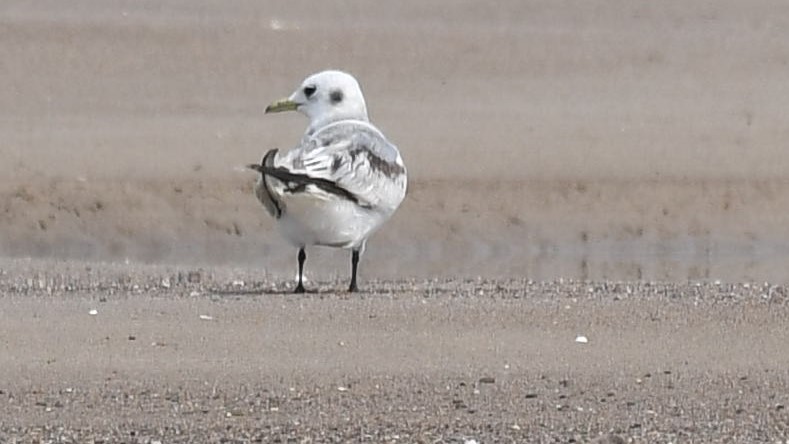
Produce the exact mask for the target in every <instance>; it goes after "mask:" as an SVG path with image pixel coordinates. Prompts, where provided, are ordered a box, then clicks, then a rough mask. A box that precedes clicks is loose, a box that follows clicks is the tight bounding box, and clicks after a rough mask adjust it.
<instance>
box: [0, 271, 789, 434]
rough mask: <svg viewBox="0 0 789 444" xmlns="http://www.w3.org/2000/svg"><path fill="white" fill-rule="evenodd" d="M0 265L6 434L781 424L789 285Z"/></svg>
mask: <svg viewBox="0 0 789 444" xmlns="http://www.w3.org/2000/svg"><path fill="white" fill-rule="evenodd" d="M2 265H3V266H2V271H0V290H2V292H3V297H2V298H0V344H1V345H2V354H0V418H2V419H0V441H4V442H15V441H14V439H16V438H20V439H21V442H32V441H36V440H40V441H36V442H98V441H101V440H103V442H143V443H148V442H155V441H161V442H422V443H435V442H461V443H462V442H465V441H466V440H472V439H474V440H477V442H483V443H484V442H590V441H591V440H593V439H596V438H598V437H601V436H606V435H609V434H612V435H613V436H615V437H619V438H621V439H625V440H628V442H637V443H655V442H661V443H666V442H771V443H772V442H783V441H781V440H783V439H786V438H787V436H789V435H787V434H789V411H787V409H786V405H787V402H789V387H787V381H789V379H788V378H787V377H788V376H789V374H787V373H788V372H789V370H787V369H789V330H788V329H787V328H786V325H787V322H789V306H787V302H789V289H788V288H787V287H783V286H771V285H767V286H762V285H758V286H757V285H727V284H720V285H715V284H705V285H701V284H698V285H697V284H684V285H677V284H655V283H648V282H643V283H630V284H627V283H600V284H595V283H578V282H552V283H535V282H532V281H525V280H517V279H516V280H485V279H467V280H463V279H456V280H425V281H420V280H396V281H386V282H380V281H376V282H367V283H366V284H365V287H366V288H365V289H366V291H365V292H364V293H361V294H357V295H348V294H344V293H336V292H335V291H336V290H337V289H338V288H342V287H344V283H343V282H321V283H312V287H313V289H314V290H315V292H313V293H309V294H307V295H300V296H294V295H291V294H288V293H287V291H288V290H292V285H290V286H289V287H287V288H286V287H285V286H283V285H282V283H281V282H276V281H275V282H272V281H270V280H261V279H260V278H259V277H258V275H257V273H255V272H254V270H244V269H228V268H218V267H212V268H211V269H209V270H199V269H190V268H167V267H151V266H145V267H141V266H127V265H115V266H109V265H96V264H78V263H75V262H68V263H65V262H44V263H41V262H29V261H12V262H4V263H3V264H2ZM190 281H191V282H190ZM94 310H95V311H94ZM579 336H584V337H586V338H587V340H588V342H586V343H580V342H578V341H577V338H578V337H579ZM611 442H616V441H611Z"/></svg>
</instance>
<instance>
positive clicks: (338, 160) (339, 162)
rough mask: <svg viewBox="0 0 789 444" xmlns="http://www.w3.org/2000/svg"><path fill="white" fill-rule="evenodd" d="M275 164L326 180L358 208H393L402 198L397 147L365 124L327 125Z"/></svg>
mask: <svg viewBox="0 0 789 444" xmlns="http://www.w3.org/2000/svg"><path fill="white" fill-rule="evenodd" d="M278 164H279V165H280V166H282V167H285V168H287V169H288V170H289V171H291V172H293V173H297V174H304V175H306V176H309V177H312V178H316V179H323V180H327V181H330V182H332V183H334V184H336V185H337V186H338V187H341V188H343V189H345V190H347V191H348V192H349V193H351V194H353V195H354V196H355V197H356V198H357V199H358V201H359V203H360V204H362V205H366V206H370V207H378V206H384V207H391V208H392V209H394V208H396V207H397V205H399V204H400V202H401V201H402V200H403V197H404V196H405V191H406V186H407V175H406V169H405V165H404V164H403V160H402V158H401V157H400V153H399V152H398V150H397V147H395V146H394V145H392V144H391V143H389V141H388V140H386V138H385V137H384V136H383V134H381V132H380V131H378V130H377V129H376V128H375V127H374V126H372V125H371V124H369V123H367V122H361V121H342V122H337V123H334V124H330V125H327V126H326V127H324V128H322V129H320V130H318V131H317V132H315V133H314V134H313V135H312V136H308V137H306V138H305V140H303V141H302V144H301V145H300V146H299V147H298V148H296V149H294V150H291V151H290V152H289V153H288V154H287V155H286V156H285V157H284V158H283V159H282V161H281V162H278Z"/></svg>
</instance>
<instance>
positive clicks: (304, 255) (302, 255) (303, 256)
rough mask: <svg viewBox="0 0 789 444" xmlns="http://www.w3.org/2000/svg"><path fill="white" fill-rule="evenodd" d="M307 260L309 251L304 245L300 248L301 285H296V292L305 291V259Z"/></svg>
mask: <svg viewBox="0 0 789 444" xmlns="http://www.w3.org/2000/svg"><path fill="white" fill-rule="evenodd" d="M306 260H307V253H305V252H304V247H302V248H299V285H296V290H295V293H304V283H303V282H304V261H306Z"/></svg>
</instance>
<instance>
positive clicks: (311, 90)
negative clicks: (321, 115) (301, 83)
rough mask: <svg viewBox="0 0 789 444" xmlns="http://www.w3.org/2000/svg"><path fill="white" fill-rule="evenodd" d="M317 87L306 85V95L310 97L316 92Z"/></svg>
mask: <svg viewBox="0 0 789 444" xmlns="http://www.w3.org/2000/svg"><path fill="white" fill-rule="evenodd" d="M315 89H316V88H315V87H314V86H305V87H304V95H305V96H307V98H308V99H309V98H310V96H312V95H313V94H315Z"/></svg>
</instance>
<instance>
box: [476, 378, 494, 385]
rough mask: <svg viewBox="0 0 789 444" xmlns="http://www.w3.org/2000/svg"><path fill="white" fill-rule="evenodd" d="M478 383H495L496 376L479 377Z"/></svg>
mask: <svg viewBox="0 0 789 444" xmlns="http://www.w3.org/2000/svg"><path fill="white" fill-rule="evenodd" d="M479 383H480V384H495V383H496V378H493V377H490V376H485V377H482V378H479Z"/></svg>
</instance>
